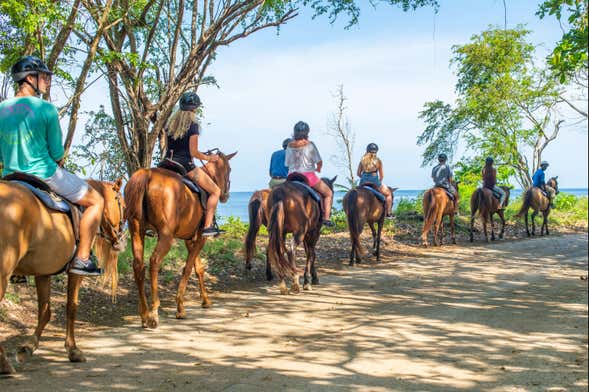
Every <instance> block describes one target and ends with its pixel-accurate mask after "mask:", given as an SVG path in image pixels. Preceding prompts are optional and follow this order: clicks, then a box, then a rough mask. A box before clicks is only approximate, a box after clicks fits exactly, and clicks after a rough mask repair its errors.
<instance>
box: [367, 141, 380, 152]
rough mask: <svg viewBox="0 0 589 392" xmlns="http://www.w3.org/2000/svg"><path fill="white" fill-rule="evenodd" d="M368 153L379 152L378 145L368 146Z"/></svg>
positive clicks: (371, 144)
mask: <svg viewBox="0 0 589 392" xmlns="http://www.w3.org/2000/svg"><path fill="white" fill-rule="evenodd" d="M366 152H378V146H377V145H376V143H370V144H369V145H367V146H366Z"/></svg>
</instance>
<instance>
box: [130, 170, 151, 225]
mask: <svg viewBox="0 0 589 392" xmlns="http://www.w3.org/2000/svg"><path fill="white" fill-rule="evenodd" d="M150 178H151V171H150V170H148V169H139V170H137V171H136V172H135V173H133V175H132V176H131V178H130V179H129V181H128V182H127V185H125V219H127V221H131V220H137V221H139V222H142V221H143V216H144V213H145V211H144V202H143V199H144V197H145V192H146V191H147V186H148V184H149V179H150Z"/></svg>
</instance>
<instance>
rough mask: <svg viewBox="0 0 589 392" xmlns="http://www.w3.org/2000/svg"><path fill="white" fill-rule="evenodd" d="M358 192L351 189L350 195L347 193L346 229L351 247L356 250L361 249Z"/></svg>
mask: <svg viewBox="0 0 589 392" xmlns="http://www.w3.org/2000/svg"><path fill="white" fill-rule="evenodd" d="M357 204H358V191H357V190H356V189H352V190H351V191H350V193H348V215H347V219H348V229H349V230H350V237H351V240H352V246H354V247H355V248H356V249H358V250H359V249H361V247H360V234H361V233H362V226H363V225H362V223H361V222H360V219H358V206H357Z"/></svg>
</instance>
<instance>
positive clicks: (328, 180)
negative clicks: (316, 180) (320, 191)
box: [321, 176, 337, 191]
mask: <svg viewBox="0 0 589 392" xmlns="http://www.w3.org/2000/svg"><path fill="white" fill-rule="evenodd" d="M336 179H337V176H335V177H333V178H331V179H330V178H327V177H321V181H323V182H324V183H326V184H327V186H328V187H329V189H331V190H332V191H333V184H334V183H335V180H336Z"/></svg>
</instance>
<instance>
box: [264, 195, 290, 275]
mask: <svg viewBox="0 0 589 392" xmlns="http://www.w3.org/2000/svg"><path fill="white" fill-rule="evenodd" d="M284 218H285V216H284V202H283V201H282V200H278V201H277V202H276V204H274V205H273V206H272V210H270V220H269V222H268V232H269V235H270V238H269V240H268V261H269V262H270V266H271V267H272V269H273V270H274V271H276V272H277V273H278V276H279V277H281V278H284V277H285V276H289V275H292V274H294V273H295V272H296V270H295V268H294V267H293V266H292V265H291V264H290V263H289V261H288V260H287V259H286V257H284V252H283V250H284V249H285V245H284V234H283V233H284Z"/></svg>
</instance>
